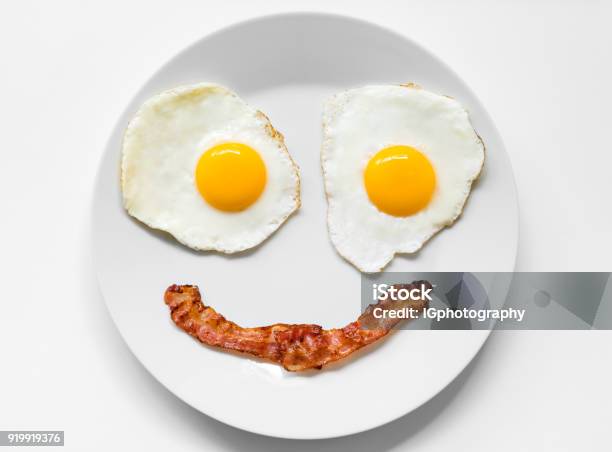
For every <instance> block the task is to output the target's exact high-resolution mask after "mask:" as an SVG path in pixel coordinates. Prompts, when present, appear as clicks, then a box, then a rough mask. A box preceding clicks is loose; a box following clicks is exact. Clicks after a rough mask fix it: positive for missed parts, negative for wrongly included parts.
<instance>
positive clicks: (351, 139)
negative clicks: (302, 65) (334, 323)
mask: <svg viewBox="0 0 612 452" xmlns="http://www.w3.org/2000/svg"><path fill="white" fill-rule="evenodd" d="M392 145H407V146H411V147H413V148H416V149H418V150H419V151H420V152H421V153H423V154H424V155H425V156H426V157H427V158H428V159H429V161H430V163H431V164H432V166H433V167H434V170H435V174H436V188H435V191H434V194H433V196H432V199H431V201H430V202H429V204H428V205H427V206H426V207H425V208H424V209H422V210H421V211H419V212H417V213H415V214H414V215H410V216H407V217H395V216H392V215H388V214H386V213H383V212H381V211H380V210H378V209H377V208H376V206H375V205H374V204H372V202H371V201H370V200H369V198H368V195H367V192H366V189H365V185H364V181H363V174H364V170H365V167H366V165H367V164H368V162H369V160H370V159H371V158H372V157H373V156H374V155H375V154H376V153H377V152H378V151H380V150H381V149H383V148H386V147H388V146H392ZM484 150H485V149H484V144H483V142H482V140H481V139H480V137H479V136H478V135H477V134H476V132H475V131H474V128H473V127H472V125H471V123H470V120H469V117H468V114H467V112H466V110H465V109H464V108H463V107H462V106H461V104H459V102H457V101H456V100H454V99H452V98H449V97H447V96H442V95H438V94H434V93H431V92H429V91H426V90H423V89H420V88H419V87H417V86H415V85H373V86H366V87H363V88H358V89H353V90H349V91H345V92H342V93H340V94H337V95H335V96H332V97H331V98H330V99H329V100H328V101H327V102H326V104H325V106H324V112H323V144H322V150H321V164H322V169H323V176H324V179H325V191H326V195H327V201H328V215H327V222H328V229H329V234H330V239H331V241H332V243H333V245H334V246H335V248H336V250H337V251H338V253H339V254H340V255H341V256H342V257H344V258H345V259H346V260H347V261H349V262H350V263H352V264H353V265H354V266H355V267H357V268H358V269H359V270H360V271H362V272H367V273H372V272H378V271H381V270H382V269H383V268H384V267H385V266H386V265H387V264H388V263H389V262H390V261H391V260H392V259H393V257H394V256H395V254H396V253H414V252H416V251H418V250H419V249H420V248H421V247H422V246H423V244H424V243H425V242H427V240H429V239H430V238H431V237H432V236H433V235H434V234H436V233H437V232H438V231H440V230H441V229H442V228H444V227H445V226H449V225H451V224H452V223H453V222H454V221H455V220H456V219H457V218H458V217H459V215H460V214H461V212H462V210H463V206H464V204H465V202H466V200H467V198H468V196H469V194H470V190H471V187H472V182H473V181H474V180H475V179H476V178H477V177H478V175H479V174H480V171H481V168H482V166H483V163H484Z"/></svg>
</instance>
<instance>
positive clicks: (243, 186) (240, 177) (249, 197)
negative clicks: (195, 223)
mask: <svg viewBox="0 0 612 452" xmlns="http://www.w3.org/2000/svg"><path fill="white" fill-rule="evenodd" d="M266 178H267V175H266V165H265V164H264V162H263V160H262V159H261V157H260V155H259V154H258V153H257V151H255V150H254V149H253V148H251V147H250V146H247V145H246V144H242V143H222V144H218V145H216V146H213V147H212V148H210V149H208V150H207V151H206V152H204V153H203V154H202V156H201V157H200V160H199V161H198V164H197V166H196V170H195V182H196V186H197V187H198V191H199V192H200V194H201V195H202V197H203V198H204V200H205V201H206V202H207V203H208V204H210V205H211V206H213V207H214V208H216V209H219V210H222V211H224V212H240V211H241V210H244V209H246V208H247V207H249V206H250V205H251V204H253V203H254V202H255V201H257V199H258V198H259V196H260V195H261V193H262V192H263V190H264V188H265V186H266Z"/></svg>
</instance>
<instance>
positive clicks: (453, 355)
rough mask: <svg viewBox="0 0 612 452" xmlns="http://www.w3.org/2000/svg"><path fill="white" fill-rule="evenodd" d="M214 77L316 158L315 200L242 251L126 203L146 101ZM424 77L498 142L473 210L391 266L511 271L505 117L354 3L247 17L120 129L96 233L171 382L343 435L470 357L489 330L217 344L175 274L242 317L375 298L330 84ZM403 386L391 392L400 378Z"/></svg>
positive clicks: (144, 343) (160, 81) (384, 415)
mask: <svg viewBox="0 0 612 452" xmlns="http://www.w3.org/2000/svg"><path fill="white" fill-rule="evenodd" d="M198 81H213V82H218V83H221V84H223V85H226V86H228V87H230V88H232V89H233V90H235V91H236V92H237V93H238V94H239V95H240V96H241V97H243V98H244V99H246V101H247V102H249V103H250V104H251V105H253V106H254V107H256V108H258V109H261V110H262V111H264V112H265V113H266V114H268V115H269V117H270V119H271V121H272V123H273V124H274V126H275V127H276V128H278V129H279V130H280V131H281V132H282V133H284V134H285V136H286V141H287V145H288V148H289V151H290V152H291V153H292V155H293V157H294V159H295V160H296V161H297V163H298V164H299V166H300V168H301V176H302V200H303V206H302V209H301V210H300V212H299V213H298V214H297V215H296V216H295V217H293V218H291V219H290V220H289V221H288V223H286V224H285V225H284V226H283V227H281V228H280V230H279V231H278V232H277V233H276V234H275V235H274V236H273V237H271V238H270V239H269V240H268V241H266V242H265V243H264V245H263V246H261V247H259V248H258V249H256V250H255V251H252V252H249V253H246V254H245V255H242V256H239V257H225V256H220V255H215V254H202V253H195V252H191V251H190V250H188V249H187V248H185V247H183V246H181V245H179V244H178V243H175V241H174V240H172V239H170V238H167V237H166V236H164V235H162V234H158V233H155V232H153V231H151V230H149V229H147V228H146V227H143V226H142V225H140V224H138V223H137V222H135V221H132V220H131V219H130V217H128V216H127V215H126V214H125V213H124V211H123V210H122V207H121V200H120V197H121V195H120V190H119V158H120V147H121V138H122V134H123V132H124V129H125V126H126V124H127V122H128V120H129V119H130V117H131V116H132V115H133V114H134V112H135V111H136V109H137V108H138V106H139V105H140V104H141V103H142V102H143V101H144V100H145V99H147V98H148V97H150V96H151V95H153V94H155V93H157V92H159V91H163V90H165V89H168V88H171V87H174V86H177V85H181V84H188V83H193V82H198ZM408 81H413V82H416V83H418V84H420V85H421V86H423V87H425V88H427V89H429V90H431V91H434V92H439V93H444V94H448V95H451V96H453V97H455V98H457V99H458V100H459V101H460V102H462V103H463V105H465V106H466V107H467V108H468V110H469V111H470V113H471V118H472V121H473V124H474V126H475V128H476V130H477V131H478V133H479V134H480V135H481V136H482V138H483V140H484V142H485V144H486V146H487V160H486V163H485V170H484V174H483V175H482V177H481V179H480V181H479V183H478V185H477V186H476V187H475V190H474V191H473V193H472V196H471V198H470V200H469V202H468V205H467V208H466V210H465V212H464V215H463V217H462V218H461V219H460V220H459V221H458V223H457V224H456V225H455V226H453V227H452V228H450V229H448V230H445V231H442V232H441V233H440V234H439V235H438V236H436V237H435V238H434V239H433V240H432V241H431V242H430V243H429V244H427V245H426V246H425V247H424V249H423V250H422V251H421V252H420V253H419V254H418V255H417V256H416V257H400V258H396V259H395V261H394V262H393V263H392V265H390V266H389V267H388V270H390V271H409V270H418V271H486V270H499V271H512V270H513V268H514V260H515V253H516V247H517V239H518V212H517V201H516V193H515V187H514V181H513V175H512V169H511V166H510V162H509V160H508V156H507V155H506V153H505V150H504V146H503V144H502V141H501V139H500V137H499V135H498V133H497V131H496V129H495V127H494V125H493V122H492V121H491V119H490V118H489V116H488V115H487V113H486V112H485V110H484V108H483V107H482V105H481V104H480V103H479V102H478V100H477V99H476V97H475V96H474V94H473V93H472V92H471V91H470V90H469V89H468V88H467V86H466V85H465V84H464V83H463V82H462V81H461V79H460V78H459V77H458V76H457V75H455V74H454V73H453V72H452V71H451V70H450V69H449V68H448V67H446V66H445V65H444V64H443V63H442V62H440V61H439V60H438V59H436V58H435V57H434V56H432V55H431V54H430V53H429V52H427V51H425V50H424V49H422V48H421V47H419V46H418V45H416V44H415V43H413V42H412V41H410V40H408V39H406V38H404V37H402V36H399V35H397V34H394V33H392V32H389V31H387V30H385V29H383V28H380V27H378V26H375V25H372V24H368V23H365V22H361V21H357V20H354V19H349V18H345V17H339V16H331V15H322V14H289V15H280V16H272V17H265V18H261V19H257V20H253V21H249V22H246V23H241V24H238V25H234V26H232V27H229V28H227V29H225V30H222V31H220V32H218V33H215V34H213V35H211V36H208V37H206V38H204V39H202V40H200V41H198V42H197V43H195V44H194V45H192V46H191V47H189V48H188V49H186V50H185V51H183V52H182V53H180V54H179V55H177V56H176V57H175V58H173V59H172V60H171V61H170V62H168V63H167V64H166V65H165V66H163V67H162V68H161V69H160V70H159V71H158V72H157V73H156V74H155V75H154V76H153V77H152V78H151V79H150V80H149V81H148V82H147V83H146V84H145V86H144V87H143V88H142V89H141V90H140V92H139V93H138V94H137V95H136V96H135V98H134V99H133V100H132V102H131V103H130V105H129V107H128V108H127V110H126V111H125V113H124V115H123V116H122V117H121V118H120V119H119V121H118V123H117V126H116V128H115V130H114V132H113V134H112V136H111V137H110V140H109V142H108V146H107V149H106V152H105V154H104V157H103V160H102V163H101V167H100V170H99V174H98V179H97V182H96V190H95V198H94V213H93V217H94V231H93V244H94V255H95V261H96V267H97V272H98V278H99V282H100V287H101V290H102V293H103V295H104V298H105V300H106V303H107V305H108V308H109V310H110V312H111V315H112V317H113V319H114V320H115V322H116V324H117V326H118V328H119V331H120V332H121V334H122V335H123V337H124V339H125V341H126V342H127V344H128V346H129V347H130V348H131V350H132V351H133V352H134V354H135V355H136V356H137V357H138V359H139V360H140V361H141V362H142V363H143V365H144V366H145V367H146V368H147V369H148V370H149V371H150V372H151V373H152V374H153V375H154V376H155V377H156V378H157V379H158V380H159V381H160V382H161V383H162V384H163V385H164V386H166V387H167V388H168V389H169V390H170V391H172V392H173V393H174V394H176V395H177V396H178V397H180V398H181V399H183V400H184V401H185V402H187V403H189V404H190V405H192V406H193V407H195V408H197V409H198V410H200V411H201V412H203V413H206V414H207V415H209V416H212V417H214V418H215V419H218V420H220V421H222V422H225V423H227V424H230V425H233V426H235V427H238V428H241V429H244V430H249V431H251V432H256V433H261V434H266V435H271V436H278V437H285V438H328V437H335V436H341V435H347V434H351V433H356V432H360V431H363V430H367V429H370V428H373V427H376V426H379V425H381V424H384V423H386V422H389V421H392V420H394V419H396V418H398V417H400V416H402V415H403V414H406V413H408V412H409V411H411V410H413V409H415V408H416V407H418V406H419V405H421V404H422V403H424V402H426V401H427V400H428V399H430V398H431V397H433V396H434V395H435V394H437V393H438V392H439V391H440V390H442V389H443V388H444V387H445V386H446V385H447V384H448V383H449V382H451V381H452V380H453V378H455V377H456V376H457V375H458V374H459V373H460V372H461V370H462V369H463V368H464V367H465V366H466V365H467V364H468V363H469V362H470V360H471V359H472V358H473V357H474V355H475V354H476V353H477V351H478V350H479V349H480V347H481V345H482V344H483V342H484V341H485V340H486V338H487V336H488V332H486V331H478V332H476V331H474V332H456V331H455V332H450V331H449V332H432V331H399V332H398V333H397V334H394V335H392V336H391V337H389V338H388V339H387V340H384V341H382V343H381V344H380V345H375V346H373V347H371V348H370V350H366V351H365V352H364V353H361V354H360V356H359V358H358V359H353V360H350V361H349V362H347V363H342V364H339V365H336V366H331V367H330V368H328V369H327V370H324V371H321V372H314V373H311V374H307V375H303V374H292V373H288V372H285V371H284V370H282V369H281V368H279V367H277V366H275V365H272V364H267V363H261V362H257V361H254V360H251V359H249V358H243V357H238V356H235V355H231V354H228V353H224V352H219V351H216V350H213V349H211V348H207V347H204V346H202V345H201V344H199V343H197V342H196V341H195V340H193V339H192V338H190V337H189V336H187V335H186V334H185V333H183V332H181V331H179V330H178V328H176V327H175V326H174V324H173V323H172V322H171V321H170V317H169V314H168V309H167V307H166V306H165V305H164V303H163V301H162V294H163V292H164V289H165V288H166V287H167V286H168V285H169V284H171V283H193V284H198V285H199V286H200V288H201V289H202V291H203V294H204V298H205V301H206V302H207V303H209V304H210V305H212V306H213V307H215V308H216V309H217V310H218V311H219V312H221V313H223V314H224V315H226V316H227V317H228V318H229V319H232V320H234V321H236V322H238V323H239V324H242V325H248V326H255V325H265V324H269V323H273V322H290V323H319V324H322V325H323V326H325V327H332V326H340V325H344V324H346V323H348V322H349V321H352V320H354V319H355V318H356V316H357V315H358V314H359V311H360V297H359V292H360V284H359V273H358V272H357V271H356V270H355V269H354V268H353V267H351V266H350V265H348V264H347V263H346V262H345V261H343V260H342V259H341V258H340V257H338V255H337V254H336V252H335V251H334V249H333V248H332V246H331V244H330V243H329V241H328V236H327V229H326V225H325V213H326V203H325V198H324V192H323V182H322V179H321V171H320V165H319V148H320V127H321V126H320V116H321V106H322V102H323V100H324V99H325V98H326V97H327V96H328V95H330V94H332V93H334V92H337V91H341V90H344V89H347V88H352V87H358V86H361V85H365V84H369V83H400V82H408ZM389 391H391V392H389Z"/></svg>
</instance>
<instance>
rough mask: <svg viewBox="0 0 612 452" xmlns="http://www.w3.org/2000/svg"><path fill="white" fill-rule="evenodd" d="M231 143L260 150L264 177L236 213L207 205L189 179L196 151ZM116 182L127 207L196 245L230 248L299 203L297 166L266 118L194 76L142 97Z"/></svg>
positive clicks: (248, 244)
mask: <svg viewBox="0 0 612 452" xmlns="http://www.w3.org/2000/svg"><path fill="white" fill-rule="evenodd" d="M223 142H239V143H243V144H246V145H248V146H250V147H251V148H253V149H255V150H256V151H257V152H258V153H259V155H260V156H261V158H262V160H263V162H264V164H265V166H266V173H267V182H266V186H265V188H264V191H263V193H262V194H261V196H260V197H259V198H258V199H257V201H256V202H255V203H254V204H252V205H251V206H249V207H248V208H246V209H245V210H243V211H241V212H223V211H220V210H217V209H215V208H214V207H212V206H210V205H209V204H208V203H207V202H206V201H205V200H204V199H203V198H202V196H201V195H200V193H199V191H198V189H197V187H196V183H195V168H196V165H197V162H198V160H199V158H200V156H201V155H202V154H203V153H204V152H205V151H206V150H208V149H209V148H211V147H213V146H215V145H216V144H220V143H223ZM121 186H122V192H123V204H124V207H125V209H126V210H127V212H128V213H129V214H130V215H132V216H133V217H135V218H137V219H138V220H140V221H141V222H143V223H145V224H147V225H148V226H150V227H152V228H155V229H159V230H162V231H166V232H168V233H170V234H172V235H173V236H174V237H175V238H176V239H177V240H178V241H179V242H181V243H183V244H184V245H186V246H188V247H190V248H193V249H196V250H215V251H220V252H223V253H234V252H238V251H243V250H246V249H249V248H252V247H254V246H256V245H258V244H260V243H261V242H262V241H264V240H265V239H266V238H267V237H269V236H270V235H271V234H272V233H273V232H274V231H276V230H277V229H278V228H279V227H280V225H281V224H283V222H284V221H285V220H286V219H287V218H288V217H289V216H290V215H291V214H292V213H293V212H294V211H296V210H297V209H298V208H299V206H300V179H299V175H298V168H297V166H296V164H295V163H294V162H293V160H292V159H291V156H290V155H289V152H288V151H287V148H286V146H285V143H284V140H283V136H282V135H281V134H280V133H279V132H277V131H276V130H275V129H274V128H273V127H272V125H271V124H270V121H269V120H268V118H267V117H266V116H265V115H264V114H263V113H261V112H259V111H257V110H255V109H254V108H252V107H250V106H249V105H247V104H246V103H245V102H244V101H243V100H242V99H240V98H239V97H238V96H237V95H236V94H235V93H233V92H232V91H230V90H229V89H227V88H225V87H222V86H219V85H215V84H211V83H200V84H196V85H191V86H182V87H179V88H175V89H171V90H168V91H165V92H163V93H161V94H158V95H156V96H155V97H153V98H151V99H149V100H147V101H146V102H145V103H144V104H143V105H142V107H141V108H140V109H139V110H138V112H137V113H136V115H135V116H134V118H133V119H132V121H131V122H130V124H129V126H128V128H127V131H126V133H125V136H124V141H123V150H122V163H121Z"/></svg>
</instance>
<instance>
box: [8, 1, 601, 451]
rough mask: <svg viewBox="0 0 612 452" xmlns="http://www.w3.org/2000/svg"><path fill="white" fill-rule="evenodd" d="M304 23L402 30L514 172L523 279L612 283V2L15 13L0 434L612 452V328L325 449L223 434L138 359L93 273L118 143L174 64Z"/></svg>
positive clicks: (498, 368)
mask: <svg viewBox="0 0 612 452" xmlns="http://www.w3.org/2000/svg"><path fill="white" fill-rule="evenodd" d="M293 10H316V11H330V12H338V13H344V14H349V15H352V16H355V17H360V18H364V19H367V20H370V21H374V22H376V23H379V24H381V25H383V26H387V27H389V28H391V29H394V30H396V31H398V32H401V33H404V34H406V35H407V36H409V37H411V38H413V39H414V40H415V41H417V42H419V43H421V44H422V45H424V46H425V47H426V48H428V49H429V50H431V51H432V52H433V53H435V54H437V55H438V56H439V57H440V58H441V59H442V60H444V61H445V62H447V63H448V64H449V65H450V66H451V67H452V68H453V69H455V70H456V71H457V73H458V74H459V75H460V76H461V77H463V78H464V80H465V81H466V82H467V83H468V85H470V87H471V88H472V89H473V90H474V91H475V92H476V93H477V95H478V96H479V97H480V99H481V101H482V102H483V103H484V105H485V107H486V108H487V109H488V111H489V113H490V114H491V116H492V117H493V119H494V121H495V122H496V124H497V126H498V128H499V130H500V132H501V134H502V136H503V138H504V139H505V143H506V147H507V149H508V152H509V154H510V158H511V160H512V163H513V166H514V171H515V177H516V182H517V186H518V193H519V206H520V210H521V237H520V249H519V257H518V266H517V269H518V270H523V271H610V270H612V257H611V253H610V251H611V250H612V246H611V245H612V239H611V238H610V230H611V229H612V228H611V226H612V203H611V202H610V195H611V194H612V178H611V177H610V168H611V167H612V143H611V138H610V134H609V131H610V130H612V128H611V126H610V122H611V121H612V110H611V106H612V88H611V86H612V85H611V84H610V80H612V63H611V61H612V59H611V48H612V27H610V22H611V19H612V2H605V1H594V0H593V1H578V0H576V1H564V2H561V1H541V2H528V1H519V2H516V1H515V2H510V1H507V2H501V1H500V2H487V1H464V2H455V1H437V2H431V1H411V2H408V1H406V0H403V1H402V0H400V1H392V0H385V1H367V2H366V1H356V0H345V1H339V0H337V1H333V2H330V1H316V0H310V1H288V0H278V1H276V0H267V1H257V0H250V1H228V0H226V1H223V2H220V3H214V2H210V1H203V0H194V1H183V0H173V1H171V2H166V3H161V2H152V1H138V2H125V1H124V2H111V1H106V2H99V3H93V2H84V1H74V2H67V1H56V2H43V1H40V2H25V1H23V2H13V3H12V4H7V3H5V4H4V5H3V8H2V12H1V14H0V58H1V60H0V61H1V62H2V66H1V70H0V81H1V82H2V83H1V85H0V86H1V87H2V92H1V95H0V124H1V126H0V155H1V159H0V193H1V197H2V198H1V199H2V204H1V208H2V214H1V215H2V216H1V225H2V226H1V227H2V229H1V231H2V234H0V266H1V271H2V273H1V274H2V296H1V301H0V302H1V303H2V310H1V311H0V360H1V361H0V362H1V364H0V429H58V430H65V431H66V448H67V449H69V450H100V451H108V450H112V449H111V448H112V447H113V445H116V444H120V447H119V449H120V450H145V449H146V450H149V451H155V450H160V451H167V450H171V449H173V450H186V451H191V450H193V451H196V450H197V451H202V450H255V451H259V450H261V451H286V450H298V451H301V450H311V449H313V450H314V449H315V448H316V449H318V450H338V451H358V450H377V451H386V450H411V451H422V450H446V449H450V448H452V449H454V450H470V451H480V450H482V451H489V450H503V451H506V450H507V451H513V452H516V451H531V450H538V451H543V450H545V451H548V450H554V451H565V450H568V451H569V450H578V449H581V450H594V451H600V450H601V451H604V450H610V449H609V448H610V443H611V442H612V440H611V439H610V436H609V422H610V417H609V410H610V402H612V389H611V385H610V381H612V365H611V362H612V361H611V360H610V346H611V345H612V333H610V332H496V333H494V334H493V335H492V336H491V339H490V340H489V341H488V343H487V344H486V345H485V347H484V349H483V350H482V352H481V354H480V355H479V357H478V358H477V359H476V360H475V362H474V363H473V364H472V365H471V366H470V367H469V368H468V369H467V370H466V371H465V372H464V373H463V374H462V375H461V376H460V377H459V378H458V379H457V380H456V381H455V382H454V383H453V384H452V385H451V386H450V387H449V388H447V389H446V390H445V391H444V392H443V393H442V394H441V395H440V396H438V397H436V398H435V399H434V400H433V401H431V402H430V403H428V404H427V405H425V406H424V407H422V408H420V409H418V410H417V411H415V412H413V413H411V414H409V415H408V416H405V417H404V418H402V419H400V420H398V421H396V422H394V423H392V424H389V425H387V426H384V427H382V428H379V429H377V430H374V431H372V432H367V433H363V434H359V435H355V436H351V437H347V438H341V439H334V440H328V441H316V442H293V441H287V440H276V439H272V438H265V437H260V436H256V435H253V434H250V433H245V432H241V431H238V430H236V429H234V428H231V427H228V426H225V425H223V424H220V423H218V422H216V421H213V420H211V419H210V418H208V417H206V416H204V415H201V414H199V413H198V412H196V411H194V410H193V409H191V408H190V407H188V406H187V405H185V404H184V403H182V402H181V401H179V400H178V399H176V398H175V397H174V396H172V395H171V394H170V393H169V392H167V391H166V390H165V389H164V388H163V387H161V386H160V385H159V384H158V383H157V382H156V381H155V380H154V379H153V378H152V377H151V376H150V375H149V374H148V373H147V372H146V371H145V370H144V369H143V368H142V366H141V365H140V364H139V363H138V362H137V361H136V360H135V358H134V357H133V356H132V355H131V353H130V352H129V351H128V349H127V348H126V346H125V345H124V343H123V342H122V340H121V339H120V337H119V335H118V333H117V331H116V329H115V327H114V325H113V324H112V322H111V320H110V318H109V316H108V314H107V312H106V308H105V306H104V302H103V300H102V298H101V296H100V294H99V292H98V289H97V286H96V281H95V276H94V272H93V268H92V262H91V250H90V237H89V234H90V226H91V224H90V210H91V196H92V187H93V179H94V176H95V172H96V169H97V164H98V161H99V159H100V157H101V152H102V149H103V147H104V144H105V140H106V138H107V136H108V135H109V133H110V131H111V129H112V128H113V126H114V123H115V121H116V119H117V118H118V116H119V115H120V113H121V112H122V110H123V108H124V107H125V106H126V104H127V102H128V100H129V99H130V98H131V97H132V95H133V94H134V93H135V92H136V90H137V89H138V88H139V87H140V86H141V85H142V83H143V82H144V81H145V80H146V79H147V78H148V77H149V76H150V75H151V74H152V73H153V72H154V71H155V70H156V69H157V68H158V67H159V66H160V65H161V64H162V63H164V62H165V61H166V60H167V59H169V58H170V57H171V56H173V55H174V54H175V53H176V52H177V51H179V50H181V49H182V48H183V47H185V46H186V45H188V44H190V43H191V42H193V41H195V40H196V39H198V38H200V37H201V36H203V35H205V34H208V33H209V32H211V31H213V30H216V29H219V28H222V27H224V26H226V25H228V24H230V23H234V22H237V21H240V20H243V19H247V18H250V17H254V16H258V15H263V14H268V13H274V12H282V11H293ZM366 63H367V62H364V64H366ZM245 70H247V71H248V68H245ZM492 252H494V250H492ZM390 378H392V376H390ZM210 390H214V388H210ZM364 390H367V387H365V386H364ZM408 390H409V388H408ZM356 397H357V395H356ZM228 403H230V404H231V403H235V401H232V400H228ZM236 407H237V409H239V408H238V407H239V404H238V403H237V404H236ZM285 409H286V410H287V415H288V416H290V413H291V411H292V410H299V409H300V407H295V406H291V403H290V401H288V402H287V406H286V408H285ZM357 409H358V408H357Z"/></svg>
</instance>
